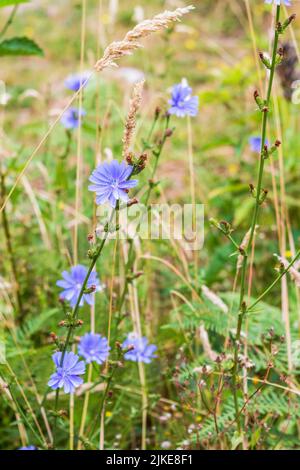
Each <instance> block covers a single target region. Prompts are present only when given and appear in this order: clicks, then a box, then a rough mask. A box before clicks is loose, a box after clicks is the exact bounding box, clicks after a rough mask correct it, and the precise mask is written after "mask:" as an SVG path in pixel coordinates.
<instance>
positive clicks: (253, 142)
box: [249, 136, 269, 153]
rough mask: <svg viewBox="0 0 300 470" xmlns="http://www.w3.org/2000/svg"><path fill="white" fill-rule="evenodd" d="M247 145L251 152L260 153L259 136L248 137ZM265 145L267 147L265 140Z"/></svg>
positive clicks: (267, 142)
mask: <svg viewBox="0 0 300 470" xmlns="http://www.w3.org/2000/svg"><path fill="white" fill-rule="evenodd" d="M249 144H250V148H251V150H252V152H255V153H260V151H261V137H260V136H257V137H250V139H249ZM265 144H266V145H269V141H268V139H266V140H265Z"/></svg>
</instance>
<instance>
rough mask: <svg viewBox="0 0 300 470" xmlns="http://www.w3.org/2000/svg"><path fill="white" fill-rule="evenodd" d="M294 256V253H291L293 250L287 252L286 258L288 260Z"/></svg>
mask: <svg viewBox="0 0 300 470" xmlns="http://www.w3.org/2000/svg"><path fill="white" fill-rule="evenodd" d="M292 256H293V253H292V252H291V250H287V251H286V252H285V257H286V258H291V257H292Z"/></svg>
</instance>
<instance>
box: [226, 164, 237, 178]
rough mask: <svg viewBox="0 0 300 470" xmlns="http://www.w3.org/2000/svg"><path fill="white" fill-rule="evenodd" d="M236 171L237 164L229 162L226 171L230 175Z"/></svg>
mask: <svg viewBox="0 0 300 470" xmlns="http://www.w3.org/2000/svg"><path fill="white" fill-rule="evenodd" d="M238 171H239V166H238V165H237V164H236V163H230V164H229V165H228V172H229V174H230V175H231V176H234V175H236V174H237V173H238Z"/></svg>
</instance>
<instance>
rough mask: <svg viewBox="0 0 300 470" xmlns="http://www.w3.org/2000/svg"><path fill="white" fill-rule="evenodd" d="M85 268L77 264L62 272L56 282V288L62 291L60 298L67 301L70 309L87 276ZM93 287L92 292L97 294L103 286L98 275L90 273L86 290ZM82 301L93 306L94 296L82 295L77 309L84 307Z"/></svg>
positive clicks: (76, 299) (90, 294) (93, 272)
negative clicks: (60, 288)
mask: <svg viewBox="0 0 300 470" xmlns="http://www.w3.org/2000/svg"><path fill="white" fill-rule="evenodd" d="M87 272H88V271H87V268H86V267H85V266H82V265H81V264H77V266H73V267H72V268H71V271H70V272H68V271H63V272H62V277H63V279H60V280H59V281H57V282H56V285H57V286H58V287H62V288H63V289H64V290H63V291H62V292H61V293H60V298H61V299H63V300H67V301H68V302H70V305H71V307H72V308H74V307H75V305H76V303H77V301H78V297H79V294H80V291H81V288H82V285H83V282H84V279H85V277H86V275H87ZM92 287H94V288H95V289H94V291H96V292H99V291H101V290H103V289H104V286H103V285H101V284H100V282H99V279H98V275H97V273H96V272H95V271H92V272H91V274H90V277H89V279H88V282H87V285H86V289H90V288H92ZM84 301H86V302H87V303H88V304H89V305H93V302H94V296H93V294H92V293H89V294H83V296H82V297H81V299H80V303H79V307H82V306H83V305H84Z"/></svg>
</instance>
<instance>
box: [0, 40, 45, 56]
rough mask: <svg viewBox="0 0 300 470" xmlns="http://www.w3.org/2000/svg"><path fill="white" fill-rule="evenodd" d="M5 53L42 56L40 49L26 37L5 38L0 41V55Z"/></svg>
mask: <svg viewBox="0 0 300 470" xmlns="http://www.w3.org/2000/svg"><path fill="white" fill-rule="evenodd" d="M5 55H38V56H43V55H44V53H43V51H42V49H41V48H40V47H39V46H38V45H37V44H36V43H35V42H34V41H33V40H32V39H29V38H26V37H15V38H11V39H6V40H5V41H2V42H1V43H0V56H5Z"/></svg>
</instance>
